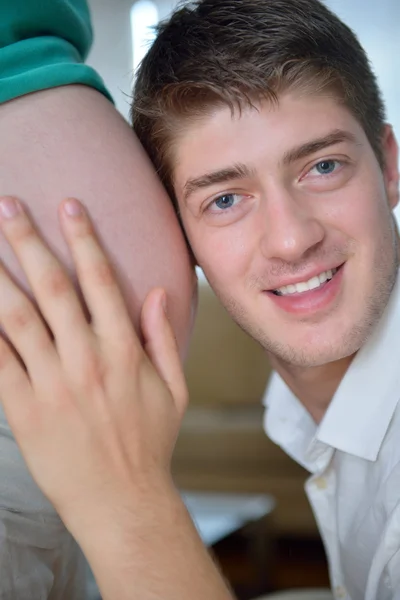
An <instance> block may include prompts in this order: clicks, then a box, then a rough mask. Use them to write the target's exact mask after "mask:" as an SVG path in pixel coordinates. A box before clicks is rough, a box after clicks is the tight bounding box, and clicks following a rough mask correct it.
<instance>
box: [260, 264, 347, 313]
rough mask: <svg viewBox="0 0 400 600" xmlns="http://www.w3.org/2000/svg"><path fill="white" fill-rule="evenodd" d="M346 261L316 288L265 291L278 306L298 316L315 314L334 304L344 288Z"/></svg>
mask: <svg viewBox="0 0 400 600" xmlns="http://www.w3.org/2000/svg"><path fill="white" fill-rule="evenodd" d="M344 266H345V263H343V264H342V265H341V266H339V268H338V269H337V270H336V273H335V274H334V275H333V277H332V279H329V281H328V280H327V281H326V282H324V283H322V284H320V285H318V287H316V288H314V289H307V290H305V291H303V292H294V293H286V294H279V293H278V294H277V293H276V292H275V291H266V292H264V293H265V294H266V295H267V296H268V297H269V298H270V300H271V301H272V302H273V303H274V304H275V305H276V307H277V308H279V309H280V310H283V311H284V312H286V313H289V314H292V315H294V316H298V317H307V316H314V315H316V314H317V313H320V312H321V311H324V310H326V309H328V308H329V306H331V305H332V303H333V302H334V300H335V299H336V298H337V297H338V295H339V293H340V292H341V290H342V283H343V272H344V270H345V269H344Z"/></svg>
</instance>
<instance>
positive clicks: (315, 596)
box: [255, 589, 333, 600]
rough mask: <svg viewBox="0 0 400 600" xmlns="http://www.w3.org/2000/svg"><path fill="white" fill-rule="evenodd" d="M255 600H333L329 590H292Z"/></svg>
mask: <svg viewBox="0 0 400 600" xmlns="http://www.w3.org/2000/svg"><path fill="white" fill-rule="evenodd" d="M255 600H333V596H332V593H331V592H330V591H329V590H322V589H321V590H291V591H288V592H277V593H276V594H268V595H267V596H261V597H259V598H256V599H255Z"/></svg>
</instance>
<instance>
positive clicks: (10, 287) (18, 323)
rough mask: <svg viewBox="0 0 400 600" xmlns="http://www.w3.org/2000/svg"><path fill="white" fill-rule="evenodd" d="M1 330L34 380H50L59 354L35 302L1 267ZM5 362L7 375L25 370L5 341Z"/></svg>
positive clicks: (3, 343)
mask: <svg viewBox="0 0 400 600" xmlns="http://www.w3.org/2000/svg"><path fill="white" fill-rule="evenodd" d="M0 290H1V294H0V327H1V329H2V330H3V331H4V332H5V334H6V335H7V337H8V338H9V340H10V341H11V343H12V345H13V346H14V348H15V350H16V352H17V353H18V355H19V356H20V357H21V359H22V361H23V362H24V364H25V366H26V368H27V369H28V372H29V375H30V377H31V378H32V381H43V380H46V378H48V377H49V375H50V374H49V369H50V368H51V367H54V366H55V364H56V363H57V362H58V358H57V354H56V351H55V348H54V345H53V343H52V340H51V338H50V334H49V332H48V330H47V327H46V325H45V324H44V322H43V320H42V319H41V317H40V316H39V314H38V312H37V311H36V309H35V308H34V306H33V304H32V302H30V300H29V299H28V298H27V297H26V296H25V294H24V293H23V292H22V291H21V290H20V289H19V288H18V286H17V285H16V284H15V283H14V281H13V280H12V279H11V277H10V276H9V275H8V273H7V272H6V271H5V270H4V268H3V267H2V266H0ZM1 343H2V347H1V350H2V354H3V363H4V364H5V365H6V370H5V373H6V375H7V374H8V373H10V376H11V374H12V373H20V370H18V369H17V365H18V366H19V368H20V369H21V370H22V372H23V369H22V367H21V365H20V364H19V362H18V360H17V358H16V357H15V355H14V354H13V353H12V351H11V350H10V348H9V347H8V345H7V344H6V343H5V341H4V340H2V342H1ZM25 376H26V375H25Z"/></svg>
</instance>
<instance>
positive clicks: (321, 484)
mask: <svg viewBox="0 0 400 600" xmlns="http://www.w3.org/2000/svg"><path fill="white" fill-rule="evenodd" d="M314 485H315V487H317V488H318V489H319V490H326V488H327V486H328V484H327V481H326V479H325V477H317V478H316V479H314Z"/></svg>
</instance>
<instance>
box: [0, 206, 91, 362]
mask: <svg viewBox="0 0 400 600" xmlns="http://www.w3.org/2000/svg"><path fill="white" fill-rule="evenodd" d="M0 223H1V229H2V232H3V234H4V235H5V237H6V238H7V240H8V242H9V244H10V245H11V247H12V249H13V251H14V253H15V255H16V256H17V258H18V261H19V262H20V264H21V266H22V268H23V270H24V272H25V275H26V277H27V279H28V281H29V284H30V286H31V288H32V291H33V294H34V296H35V299H36V301H37V303H38V306H39V308H40V311H41V313H42V315H43V317H44V319H45V320H46V322H47V324H48V325H49V327H50V329H51V331H52V333H53V335H54V337H55V339H56V342H57V348H58V350H59V352H60V355H61V358H62V355H63V354H64V355H65V354H68V356H70V357H73V356H75V359H76V360H77V361H79V355H80V350H81V349H82V348H86V347H88V346H89V344H90V339H91V335H89V334H90V329H89V326H88V324H87V323H86V319H85V316H84V313H83V310H82V307H81V305H80V302H79V300H78V296H77V294H76V291H75V289H74V287H73V285H72V282H71V280H70V279H69V277H68V275H67V273H66V272H65V270H64V269H63V267H62V266H61V264H60V263H59V262H58V260H57V259H56V258H55V257H54V255H53V254H52V253H51V252H50V250H49V249H48V248H47V246H46V244H45V243H44V242H43V240H42V239H41V237H40V236H39V234H38V233H37V231H36V230H35V228H34V226H33V225H32V222H31V221H30V219H29V218H28V215H27V214H26V213H25V211H24V210H23V208H22V206H21V205H20V204H19V202H18V201H16V200H15V199H13V198H9V197H7V198H2V199H1V200H0ZM15 289H17V288H15ZM14 293H16V292H14ZM20 294H22V292H20ZM22 297H23V298H25V297H24V296H23V295H22ZM20 301H21V302H23V300H22V298H21V296H20ZM27 303H28V300H27V299H26V298H25V303H24V306H25V308H26V307H27V306H28V304H27ZM30 306H31V307H32V305H31V304H30ZM32 309H33V307H32ZM32 309H30V310H31V313H32ZM26 310H28V309H27V308H26ZM31 317H32V314H31ZM38 320H39V318H36V320H33V319H30V321H29V323H33V322H35V323H36V325H37V324H38ZM37 332H38V329H37V327H36V328H35V336H37V335H38V333H37ZM42 338H43V336H42ZM28 340H29V336H28V335H27V334H26V328H25V329H24V330H23V331H22V330H21V335H20V337H19V338H18V339H17V338H16V337H15V336H14V337H13V338H12V343H13V344H15V347H16V349H17V351H18V352H19V351H20V349H22V345H24V347H25V345H26V344H27V342H28ZM40 341H41V340H39V339H38V340H37V342H38V348H40ZM36 352H38V349H36ZM26 358H28V356H27V355H25V356H24V357H23V359H24V360H25V359H26Z"/></svg>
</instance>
